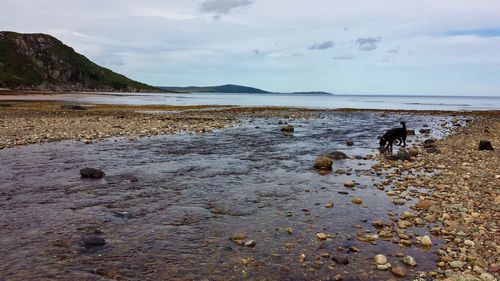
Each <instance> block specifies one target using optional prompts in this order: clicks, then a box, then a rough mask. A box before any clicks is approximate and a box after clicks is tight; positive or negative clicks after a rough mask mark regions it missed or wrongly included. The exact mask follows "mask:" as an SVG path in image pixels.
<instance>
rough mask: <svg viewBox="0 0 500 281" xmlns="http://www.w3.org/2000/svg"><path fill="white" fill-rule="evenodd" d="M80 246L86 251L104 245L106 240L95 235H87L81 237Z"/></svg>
mask: <svg viewBox="0 0 500 281" xmlns="http://www.w3.org/2000/svg"><path fill="white" fill-rule="evenodd" d="M82 244H83V246H84V247H85V248H86V249H90V248H94V247H100V246H104V245H106V240H104V238H102V237H99V236H97V235H87V236H85V237H83V239H82Z"/></svg>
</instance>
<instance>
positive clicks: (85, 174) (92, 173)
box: [80, 168, 106, 179]
mask: <svg viewBox="0 0 500 281" xmlns="http://www.w3.org/2000/svg"><path fill="white" fill-rule="evenodd" d="M105 175H106V174H105V173H104V172H103V171H101V170H98V169H94V168H83V169H81V170H80V176H81V177H82V178H85V179H102V178H103V177H104V176H105Z"/></svg>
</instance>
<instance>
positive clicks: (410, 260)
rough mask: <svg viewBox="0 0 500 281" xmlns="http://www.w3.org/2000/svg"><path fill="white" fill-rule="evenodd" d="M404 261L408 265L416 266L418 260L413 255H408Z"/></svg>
mask: <svg viewBox="0 0 500 281" xmlns="http://www.w3.org/2000/svg"><path fill="white" fill-rule="evenodd" d="M403 263H404V264H406V265H408V266H416V265H417V262H416V261H415V259H414V258H413V257H412V256H406V257H404V258H403Z"/></svg>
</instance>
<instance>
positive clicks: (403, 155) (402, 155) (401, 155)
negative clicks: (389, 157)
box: [395, 149, 411, 161]
mask: <svg viewBox="0 0 500 281" xmlns="http://www.w3.org/2000/svg"><path fill="white" fill-rule="evenodd" d="M395 156H396V157H397V158H398V160H401V161H406V160H410V157H411V155H410V152H408V150H406V149H399V150H398V152H397V153H396V155H395Z"/></svg>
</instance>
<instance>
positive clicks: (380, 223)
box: [372, 220, 385, 228]
mask: <svg viewBox="0 0 500 281" xmlns="http://www.w3.org/2000/svg"><path fill="white" fill-rule="evenodd" d="M384 225H385V224H384V222H383V221H381V220H375V221H373V222H372V226H373V227H375V228H384Z"/></svg>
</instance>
